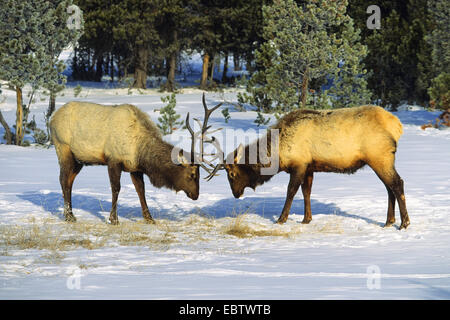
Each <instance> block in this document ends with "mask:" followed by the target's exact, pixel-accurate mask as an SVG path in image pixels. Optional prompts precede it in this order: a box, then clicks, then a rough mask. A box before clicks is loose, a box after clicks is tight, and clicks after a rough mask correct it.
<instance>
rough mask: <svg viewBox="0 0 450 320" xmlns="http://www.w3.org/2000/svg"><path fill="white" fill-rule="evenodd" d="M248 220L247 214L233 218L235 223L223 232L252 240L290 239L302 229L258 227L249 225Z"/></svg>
mask: <svg viewBox="0 0 450 320" xmlns="http://www.w3.org/2000/svg"><path fill="white" fill-rule="evenodd" d="M246 218H247V214H246V213H244V214H240V215H238V216H237V217H236V218H233V221H232V222H231V223H230V224H229V225H227V226H226V227H225V228H224V229H223V232H224V233H225V234H228V235H232V236H235V237H238V238H252V237H285V238H289V237H292V236H294V235H296V234H298V233H300V229H299V228H296V229H295V230H292V229H290V228H289V229H287V228H285V227H284V228H283V227H281V226H278V225H271V226H266V225H259V226H257V227H255V226H256V225H255V224H254V223H252V224H249V223H247V222H246V221H245V220H246Z"/></svg>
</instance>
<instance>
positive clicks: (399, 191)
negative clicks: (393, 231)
mask: <svg viewBox="0 0 450 320" xmlns="http://www.w3.org/2000/svg"><path fill="white" fill-rule="evenodd" d="M391 189H392V191H393V192H394V195H395V197H396V198H397V202H398V207H399V209H400V218H401V221H402V222H401V224H400V230H401V229H406V228H407V227H408V226H409V224H410V222H409V216H408V211H407V210H406V199H405V191H404V187H403V180H402V178H400V176H399V175H398V173H397V171H395V169H394V179H393V184H392V187H391Z"/></svg>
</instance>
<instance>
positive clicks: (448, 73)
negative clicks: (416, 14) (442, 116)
mask: <svg viewBox="0 0 450 320" xmlns="http://www.w3.org/2000/svg"><path fill="white" fill-rule="evenodd" d="M429 9H430V12H431V18H432V21H433V24H434V30H433V31H432V33H431V34H430V35H428V37H427V41H428V43H429V44H430V46H431V49H432V55H431V56H432V62H433V74H434V78H433V80H432V82H431V85H430V88H429V90H428V92H429V94H430V97H431V99H432V100H431V104H432V106H433V107H437V108H442V109H448V108H450V6H449V5H448V1H445V0H430V1H429Z"/></svg>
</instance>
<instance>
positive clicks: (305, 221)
mask: <svg viewBox="0 0 450 320" xmlns="http://www.w3.org/2000/svg"><path fill="white" fill-rule="evenodd" d="M311 220H312V219H311V218H308V219H306V218H303V220H302V224H309V223H310V222H311Z"/></svg>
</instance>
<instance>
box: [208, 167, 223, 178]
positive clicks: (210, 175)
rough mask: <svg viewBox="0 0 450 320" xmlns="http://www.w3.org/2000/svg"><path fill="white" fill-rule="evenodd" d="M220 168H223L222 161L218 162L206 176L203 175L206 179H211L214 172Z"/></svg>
mask: <svg viewBox="0 0 450 320" xmlns="http://www.w3.org/2000/svg"><path fill="white" fill-rule="evenodd" d="M222 168H223V164H222V163H219V164H218V165H216V167H215V168H214V170H213V171H212V172H211V173H210V174H209V175H208V176H207V177H205V179H206V181H209V180H211V179H212V178H213V177H214V176H215V175H216V172H217V171H219V169H222Z"/></svg>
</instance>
